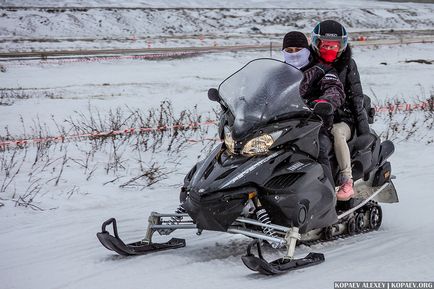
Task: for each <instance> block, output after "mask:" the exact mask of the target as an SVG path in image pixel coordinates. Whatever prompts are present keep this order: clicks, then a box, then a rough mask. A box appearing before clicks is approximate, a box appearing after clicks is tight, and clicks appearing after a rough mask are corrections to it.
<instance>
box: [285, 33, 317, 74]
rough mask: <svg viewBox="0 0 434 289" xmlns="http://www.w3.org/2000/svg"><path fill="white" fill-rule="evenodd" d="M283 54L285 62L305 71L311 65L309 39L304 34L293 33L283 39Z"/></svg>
mask: <svg viewBox="0 0 434 289" xmlns="http://www.w3.org/2000/svg"><path fill="white" fill-rule="evenodd" d="M282 54H283V58H284V59H285V62H286V63H288V64H291V65H292V66H295V67H297V68H298V69H300V70H301V71H304V70H305V69H306V68H307V67H308V66H309V65H308V64H309V63H310V50H309V43H308V42H307V37H306V35H304V34H303V33H302V32H299V31H291V32H288V33H287V34H286V35H285V37H284V38H283V45H282Z"/></svg>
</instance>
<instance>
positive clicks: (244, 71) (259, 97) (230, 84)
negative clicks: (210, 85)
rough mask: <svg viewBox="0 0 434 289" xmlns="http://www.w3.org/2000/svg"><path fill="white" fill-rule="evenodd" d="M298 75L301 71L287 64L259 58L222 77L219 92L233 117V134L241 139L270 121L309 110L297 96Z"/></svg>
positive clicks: (300, 74) (299, 77)
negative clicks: (224, 78) (226, 76)
mask: <svg viewBox="0 0 434 289" xmlns="http://www.w3.org/2000/svg"><path fill="white" fill-rule="evenodd" d="M302 78H303V73H302V72H301V71H300V70H298V69H297V68H295V67H293V66H291V65H289V64H286V63H284V62H281V61H278V60H275V59H269V58H261V59H256V60H253V61H251V62H249V63H248V64H247V65H245V66H244V67H243V68H241V69H240V70H238V71H237V72H235V73H234V74H232V75H231V76H229V77H228V78H227V79H226V80H224V81H223V82H222V83H221V84H220V86H219V94H220V97H221V98H222V100H223V102H224V103H225V104H226V106H227V107H228V108H229V109H230V111H231V112H232V114H233V115H234V118H235V120H234V124H233V126H232V135H233V137H234V138H236V139H241V138H243V137H245V136H246V135H247V134H248V133H249V132H250V131H251V130H252V129H254V128H260V127H262V126H264V125H266V124H268V123H270V122H271V121H273V120H278V119H282V118H289V117H291V115H299V113H300V112H307V111H309V108H308V107H307V106H306V105H305V103H304V101H303V100H302V98H301V97H300V92H299V84H300V82H301V80H302Z"/></svg>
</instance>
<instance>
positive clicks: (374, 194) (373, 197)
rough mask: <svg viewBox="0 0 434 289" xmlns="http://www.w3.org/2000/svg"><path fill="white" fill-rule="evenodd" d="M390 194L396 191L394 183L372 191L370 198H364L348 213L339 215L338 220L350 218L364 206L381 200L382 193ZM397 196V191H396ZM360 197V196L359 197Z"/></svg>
mask: <svg viewBox="0 0 434 289" xmlns="http://www.w3.org/2000/svg"><path fill="white" fill-rule="evenodd" d="M374 189H375V188H374ZM383 191H384V192H388V193H389V194H392V192H393V191H395V187H394V186H393V183H392V182H388V183H385V184H384V185H382V186H381V187H379V188H378V187H377V188H376V189H375V190H372V191H371V192H370V193H369V196H366V198H363V201H361V202H360V203H359V204H358V205H357V206H355V207H353V208H351V209H350V210H348V211H345V212H344V213H342V214H340V215H338V220H340V219H342V218H344V217H346V216H348V215H349V214H351V213H353V212H354V211H356V210H358V209H360V208H361V207H363V206H364V205H366V204H367V203H368V202H369V201H371V200H377V199H378V198H379V195H380V193H382V192H383ZM395 195H396V191H395ZM357 197H358V196H357Z"/></svg>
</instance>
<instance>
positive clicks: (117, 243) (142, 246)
mask: <svg viewBox="0 0 434 289" xmlns="http://www.w3.org/2000/svg"><path fill="white" fill-rule="evenodd" d="M110 224H112V225H113V233H114V236H113V235H111V234H110V233H109V232H108V231H107V230H106V227H107V226H108V225H110ZM96 236H97V237H98V240H99V241H100V242H101V244H103V246H104V247H106V248H107V249H109V250H112V251H115V252H116V253H118V254H120V255H123V256H133V255H144V254H148V253H152V252H157V251H163V250H168V249H177V248H181V247H185V240H184V239H178V238H172V239H170V240H169V241H168V242H166V243H151V242H148V241H147V240H144V241H138V242H134V243H130V244H125V243H124V242H123V241H122V240H121V239H120V238H119V235H118V229H117V225H116V219H114V218H111V219H108V220H107V221H105V222H104V223H103V224H102V230H101V232H100V233H97V234H96Z"/></svg>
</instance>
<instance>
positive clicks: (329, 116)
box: [313, 101, 333, 131]
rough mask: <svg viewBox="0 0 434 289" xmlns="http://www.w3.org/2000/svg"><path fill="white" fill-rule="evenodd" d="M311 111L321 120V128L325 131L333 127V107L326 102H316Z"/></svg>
mask: <svg viewBox="0 0 434 289" xmlns="http://www.w3.org/2000/svg"><path fill="white" fill-rule="evenodd" d="M313 111H314V112H315V113H316V114H317V115H318V116H319V117H320V118H321V119H322V121H323V126H324V128H325V129H326V130H327V131H330V130H331V129H332V127H333V106H332V105H331V103H330V102H328V101H320V102H316V103H315V106H314V107H313Z"/></svg>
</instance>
